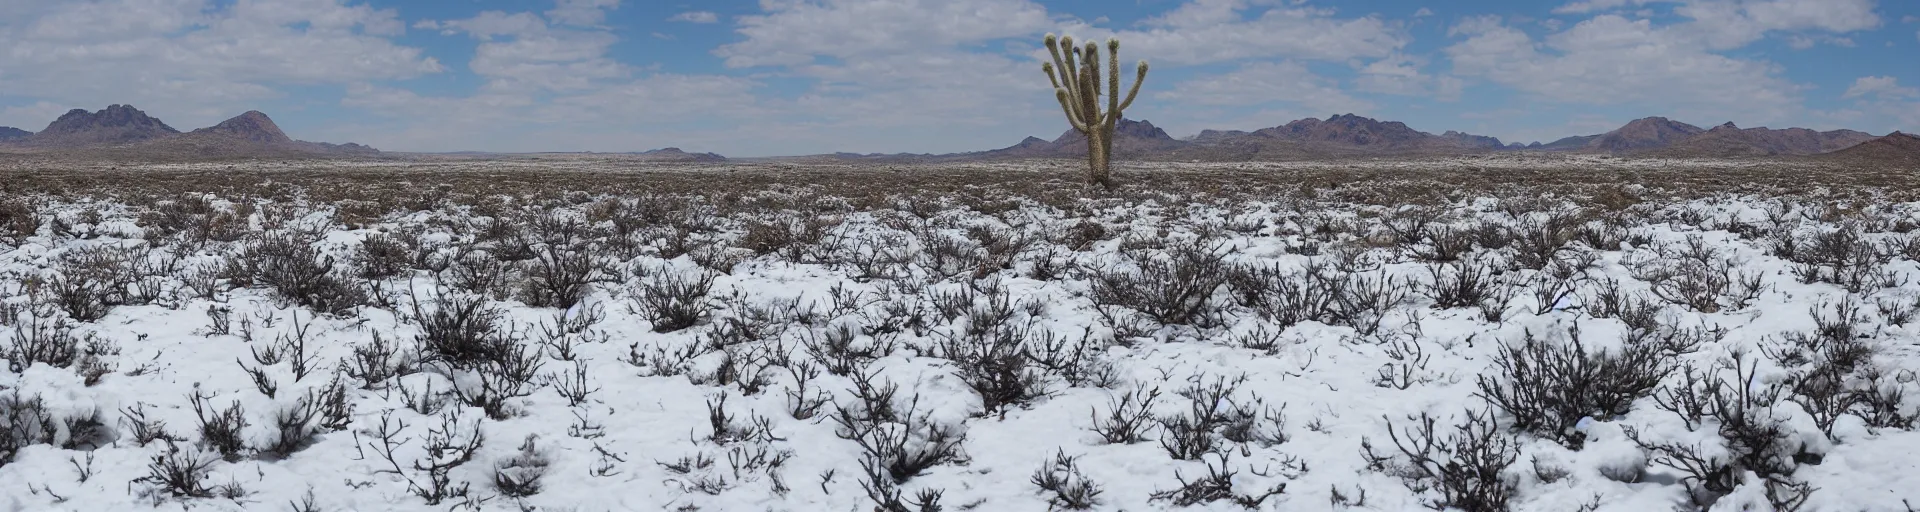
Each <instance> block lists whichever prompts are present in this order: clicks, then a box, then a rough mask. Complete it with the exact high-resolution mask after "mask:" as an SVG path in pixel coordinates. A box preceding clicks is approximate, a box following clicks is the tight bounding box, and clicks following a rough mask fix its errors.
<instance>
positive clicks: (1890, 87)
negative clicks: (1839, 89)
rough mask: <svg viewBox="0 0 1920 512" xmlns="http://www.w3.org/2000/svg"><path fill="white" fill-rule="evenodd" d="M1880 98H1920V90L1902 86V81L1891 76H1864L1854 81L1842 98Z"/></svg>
mask: <svg viewBox="0 0 1920 512" xmlns="http://www.w3.org/2000/svg"><path fill="white" fill-rule="evenodd" d="M1863 96H1878V97H1884V98H1907V97H1914V96H1920V89H1915V88H1912V87H1902V86H1900V80H1899V79H1896V78H1894V77H1891V76H1863V77H1860V78H1859V79H1856V80H1854V81H1853V86H1851V87H1848V88H1847V92H1846V93H1845V94H1841V95H1840V97H1842V98H1859V97H1863Z"/></svg>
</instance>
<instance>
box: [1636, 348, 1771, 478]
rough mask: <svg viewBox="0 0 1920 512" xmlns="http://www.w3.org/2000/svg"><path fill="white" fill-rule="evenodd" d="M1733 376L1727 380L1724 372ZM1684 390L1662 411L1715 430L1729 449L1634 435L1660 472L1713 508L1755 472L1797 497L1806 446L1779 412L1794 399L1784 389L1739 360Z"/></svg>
mask: <svg viewBox="0 0 1920 512" xmlns="http://www.w3.org/2000/svg"><path fill="white" fill-rule="evenodd" d="M1722 370H1727V371H1731V372H1732V378H1731V379H1727V378H1723V377H1722V374H1721V371H1722ZM1681 375H1682V378H1681V380H1680V382H1679V385H1678V386H1675V387H1670V388H1663V389H1661V390H1659V391H1658V392H1657V393H1655V395H1654V398H1655V400H1656V403H1658V404H1659V406H1660V407H1661V408H1662V409H1665V410H1667V411H1669V412H1672V413H1674V414H1675V415H1676V416H1679V417H1680V419H1681V420H1682V421H1684V422H1685V423H1686V425H1687V428H1688V429H1689V430H1693V429H1696V428H1702V427H1712V428H1714V431H1715V432H1716V433H1717V434H1718V435H1719V439H1718V440H1719V441H1720V443H1721V444H1722V447H1721V448H1722V449H1720V450H1714V449H1710V448H1707V447H1703V446H1701V445H1698V444H1687V443H1681V442H1675V441H1668V440H1659V439H1650V438H1647V437H1646V436H1643V435H1642V434H1641V433H1640V432H1639V431H1638V430H1637V429H1634V428H1632V427H1627V428H1626V430H1625V432H1626V434H1627V437H1628V438H1629V439H1631V440H1632V441H1633V442H1634V443H1635V444H1637V445H1639V446H1640V448H1641V449H1642V450H1644V451H1647V452H1649V453H1650V454H1652V461H1653V463H1655V464H1659V465H1662V466H1667V467H1669V468H1672V469H1674V470H1675V471H1678V472H1680V473H1681V474H1683V475H1685V476H1684V477H1682V478H1681V483H1683V484H1686V485H1687V487H1688V489H1689V490H1690V491H1691V492H1692V495H1693V500H1694V502H1695V503H1696V504H1700V505H1703V506H1704V505H1707V504H1711V503H1713V502H1714V501H1716V500H1718V499H1719V497H1720V496H1724V495H1726V494H1727V493H1730V492H1733V490H1734V488H1736V487H1738V486H1739V485H1740V482H1741V478H1742V476H1743V475H1745V474H1746V473H1747V472H1752V473H1753V474H1755V475H1756V476H1758V477H1760V478H1762V479H1764V480H1766V481H1767V482H1768V485H1769V486H1771V487H1775V488H1778V489H1779V490H1782V491H1790V490H1792V488H1793V487H1794V485H1793V482H1792V481H1791V478H1790V477H1791V475H1792V474H1793V472H1794V469H1795V468H1796V467H1797V466H1798V459H1799V458H1801V457H1803V456H1805V455H1807V454H1806V453H1804V450H1805V446H1804V445H1803V444H1802V442H1801V441H1800V438H1799V436H1798V435H1797V433H1796V432H1794V431H1793V429H1792V427H1790V426H1788V424H1787V423H1786V418H1784V417H1782V416H1781V415H1779V414H1778V413H1776V412H1775V411H1774V407H1775V406H1776V405H1777V404H1779V403H1780V401H1781V400H1782V398H1783V396H1784V393H1785V391H1786V389H1785V385H1784V383H1778V382H1776V383H1772V384H1762V383H1760V382H1759V365H1758V362H1757V361H1749V360H1748V358H1747V357H1746V354H1744V353H1741V352H1738V351H1736V352H1733V353H1731V354H1729V355H1728V357H1727V358H1726V359H1724V360H1723V361H1722V362H1721V363H1720V364H1718V365H1716V366H1715V367H1714V368H1713V369H1711V370H1708V371H1706V372H1704V373H1702V372H1699V371H1698V370H1696V369H1695V368H1693V367H1691V366H1688V367H1685V368H1683V369H1682V370H1681Z"/></svg>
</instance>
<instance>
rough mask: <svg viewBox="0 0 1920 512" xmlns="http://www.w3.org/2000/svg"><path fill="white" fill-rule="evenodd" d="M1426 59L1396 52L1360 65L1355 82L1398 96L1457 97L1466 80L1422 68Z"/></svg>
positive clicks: (1447, 99) (1370, 88)
mask: <svg viewBox="0 0 1920 512" xmlns="http://www.w3.org/2000/svg"><path fill="white" fill-rule="evenodd" d="M1426 66H1427V62H1426V60H1425V59H1422V58H1418V57H1414V56H1410V55H1404V54H1395V55H1392V56H1388V57H1387V58H1384V59H1380V60H1376V61H1373V62H1369V63H1367V64H1365V65H1363V66H1359V67H1358V68H1357V69H1356V70H1355V71H1356V72H1357V73H1358V76H1357V77H1356V78H1354V85H1355V86H1356V87H1357V88H1359V89H1360V90H1362V91H1366V92H1374V93H1380V94H1393V95H1399V96H1424V97H1431V98H1434V99H1438V100H1440V101H1453V100H1457V99H1459V98H1460V93H1461V89H1462V88H1463V87H1465V84H1464V83H1463V82H1462V81H1461V80H1460V79H1459V78H1457V77H1453V76H1445V75H1438V76H1436V75H1430V74H1427V73H1425V72H1423V71H1421V68H1424V67H1426Z"/></svg>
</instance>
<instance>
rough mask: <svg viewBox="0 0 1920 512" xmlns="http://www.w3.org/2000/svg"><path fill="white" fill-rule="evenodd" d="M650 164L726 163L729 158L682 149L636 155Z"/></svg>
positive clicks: (645, 152) (666, 149) (665, 149)
mask: <svg viewBox="0 0 1920 512" xmlns="http://www.w3.org/2000/svg"><path fill="white" fill-rule="evenodd" d="M634 155H637V156H639V157H640V159H641V160H646V161H649V162H725V161H726V160H727V157H724V156H720V155H717V154H714V153H688V152H686V151H681V150H680V148H661V149H655V150H652V151H642V152H639V153H634Z"/></svg>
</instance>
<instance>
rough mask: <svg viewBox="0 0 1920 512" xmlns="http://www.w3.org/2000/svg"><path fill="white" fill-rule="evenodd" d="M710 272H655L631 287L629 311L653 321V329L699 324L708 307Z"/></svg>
mask: <svg viewBox="0 0 1920 512" xmlns="http://www.w3.org/2000/svg"><path fill="white" fill-rule="evenodd" d="M713 279H714V276H713V274H708V273H701V274H700V275H698V276H695V277H687V276H685V275H682V274H679V273H673V272H664V271H663V272H657V273H656V275H655V276H654V277H653V278H652V279H649V280H647V281H645V282H643V283H642V284H641V285H640V286H639V287H637V288H636V289H634V290H632V293H631V295H630V296H631V297H632V298H631V299H630V300H631V302H630V303H629V304H628V306H627V310H628V312H631V313H633V314H636V315H641V316H644V317H646V318H647V321H649V322H652V323H653V332H674V331H678V330H681V329H686V328H688V327H693V326H694V324H698V323H700V321H701V320H703V319H705V318H706V317H707V314H708V312H709V311H711V309H712V308H711V307H709V306H708V304H707V292H709V291H711V290H712V289H713Z"/></svg>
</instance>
